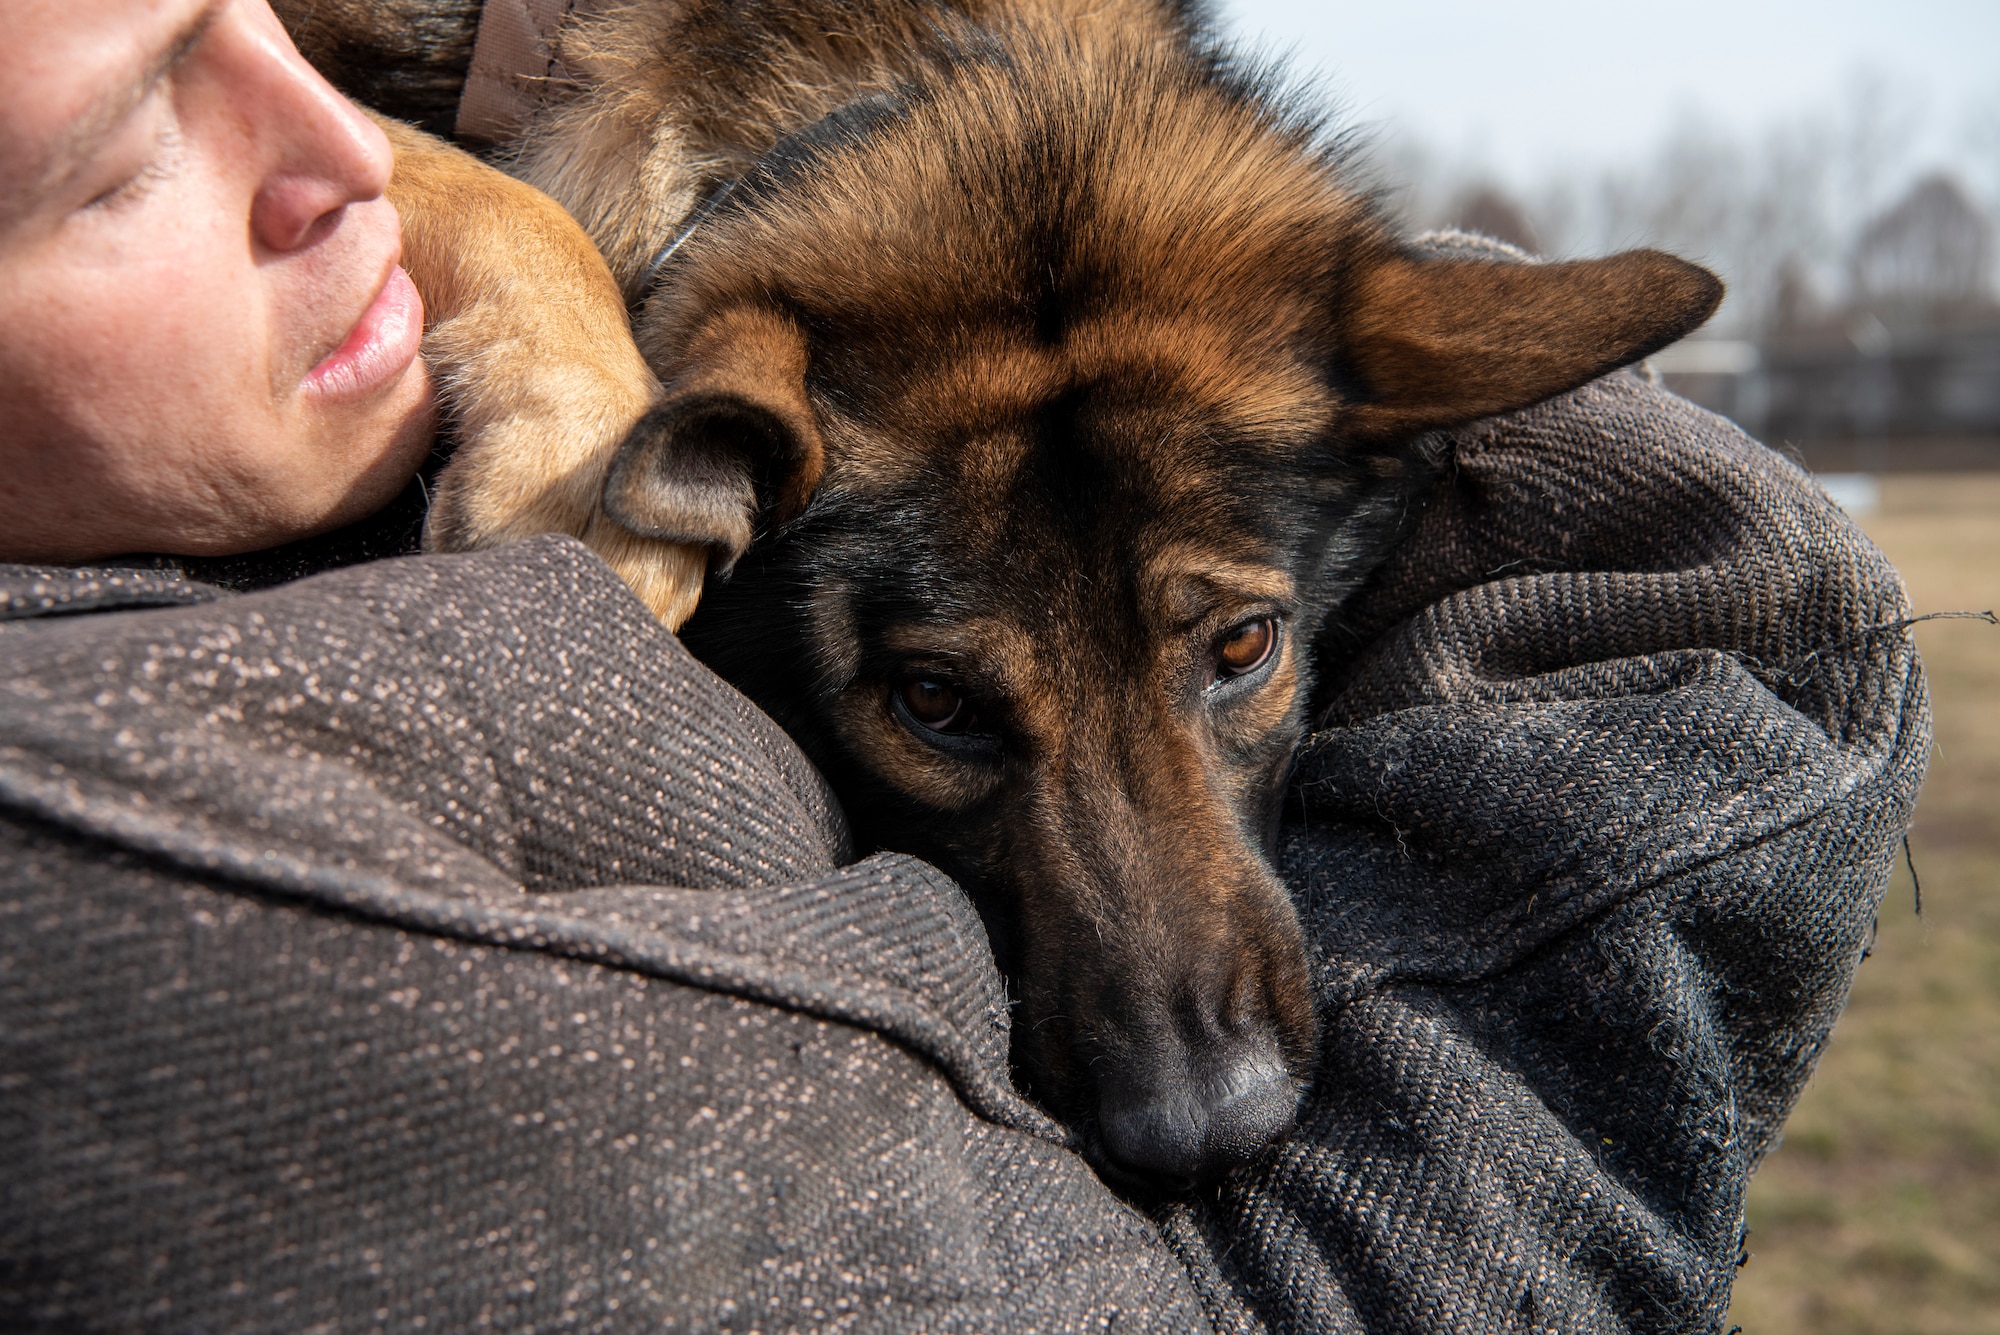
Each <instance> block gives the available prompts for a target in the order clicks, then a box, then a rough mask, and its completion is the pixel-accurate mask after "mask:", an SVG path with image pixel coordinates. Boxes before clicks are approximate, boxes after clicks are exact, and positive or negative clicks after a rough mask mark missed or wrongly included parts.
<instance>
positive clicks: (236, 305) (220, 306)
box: [50, 171, 272, 430]
mask: <svg viewBox="0 0 2000 1335" xmlns="http://www.w3.org/2000/svg"><path fill="white" fill-rule="evenodd" d="M217 194H218V192H217V191H216V190H215V189H214V187H213V183H212V182H210V181H208V180H207V179H205V178H204V177H203V176H202V174H201V173H199V172H194V171H190V172H187V173H184V174H183V175H181V176H178V177H177V178H176V179H175V180H174V181H172V182H170V183H167V184H164V185H162V186H159V187H156V188H154V189H153V190H152V191H150V192H149V194H148V196H147V198H146V199H145V201H144V202H143V205H142V206H140V207H135V208H131V209H127V210H124V211H121V212H119V213H117V214H115V215H111V216H107V217H105V218H103V219H101V220H96V221H95V223H94V225H92V226H90V227H87V228H79V229H75V231H74V233H73V234H72V235H71V236H69V237H68V238H66V246H65V249H66V250H67V251H68V252H69V253H68V254H67V255H65V256H64V257H63V261H64V262H62V263H59V264H55V265H52V266H51V267H50V273H51V276H52V277H55V278H56V279H57V282H58V284H59V286H60V289H61V290H60V292H59V293H57V294H56V295H57V296H59V297H60V299H61V300H62V301H63V302H65V303H67V305H68V307H69V309H68V311H67V312H66V313H65V315H64V319H65V321H66V322H67V323H69V324H70V325H72V327H75V328H77V329H78V330H79V331H80V332H86V333H87V334H88V335H89V337H90V338H91V339H92V341H93V347H92V355H91V356H90V357H89V358H87V359H86V366H87V368H88V369H87V371H86V374H87V375H88V378H89V379H91V380H93V381H95V382H96V383H95V384H93V385H92V386H91V388H92V390H93V392H95V393H97V394H99V395H103V396H105V402H106V403H107V404H108V405H111V406H113V407H114V408H115V409H116V411H118V412H119V413H120V414H121V415H123V416H126V417H130V416H133V415H135V414H136V415H138V416H140V417H157V416H164V415H165V414H169V413H173V414H180V415H181V416H182V417H183V418H185V417H189V416H194V415H198V416H199V417H200V418H202V419H205V420H206V421H207V423H208V425H209V429H210V430H227V429H228V428H229V427H231V426H235V425H240V426H241V427H242V428H244V429H249V430H254V429H257V428H258V427H259V426H260V425H264V424H267V423H268V418H269V415H270V413H271V410H272V402H271V400H272V396H271V394H270V390H269V385H270V380H271V372H270V367H269V362H270V356H269V338H268V336H267V330H268V315H269V312H268V302H267V301H266V299H265V295H264V293H263V292H262V290H261V288H262V284H261V282H260V281H259V276H258V274H257V271H256V266H255V264H254V263H253V261H252V259H251V256H250V254H249V251H248V248H247V247H246V246H245V245H244V243H243V240H242V228H241V224H240V222H238V223H236V224H235V225H233V226H232V224H231V219H230V216H229V210H228V208H227V206H226V203H225V202H224V201H223V200H220V199H218V198H217Z"/></svg>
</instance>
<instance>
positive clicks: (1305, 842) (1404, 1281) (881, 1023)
mask: <svg viewBox="0 0 2000 1335" xmlns="http://www.w3.org/2000/svg"><path fill="white" fill-rule="evenodd" d="M1434 444H1435V446H1436V453H1437V457H1438V460H1439V462H1440V466H1441V468H1442V469H1443V477H1442V482H1441V485H1440V487H1439V489H1438V491H1437V492H1436V494H1435V495H1434V496H1433V497H1432V498H1431V499H1430V500H1429V501H1428V502H1427V503H1426V504H1425V505H1424V506H1423V507H1422V509H1421V510H1420V511H1419V512H1418V513H1416V514H1415V515H1414V517H1413V521H1412V534H1411V538H1410V540H1409V541H1408V542H1407V543H1406V544H1405V545H1404V546H1403V547H1402V548H1400V549H1399V551H1398V553H1397V555H1396V556H1395V557H1394V558H1393V559H1392V561H1391V562H1390V564H1389V565H1388V566H1387V567H1386V568H1385V569H1384V570H1383V571H1382V572H1381V573H1380V575H1379V576H1378V577H1377V578H1376V579H1375V580H1374V581H1373V583H1372V584H1371V585H1370V587H1369V589H1368V590H1367V591H1366V592H1365V593H1364V595H1363V596H1362V597H1361V599H1360V600H1359V601H1358V602H1357V604H1356V605H1355V606H1353V607H1352V608H1350V609H1349V610H1348V612H1347V614H1346V621H1345V623H1344V633H1345V638H1346V641H1347V643H1348V644H1349V645H1350V646H1351V647H1350V648H1349V649H1346V650H1343V651H1340V652H1335V653H1331V654H1330V655H1329V657H1328V661H1327V662H1326V664H1325V675H1326V678H1327V688H1326V691H1325V693H1324V696H1323V699H1324V705H1325V708H1324V717H1323V725H1322V726H1321V728H1320V729H1319V730H1318V731H1317V732H1315V733H1314V735H1313V736H1312V737H1311V738H1310V739H1309V740H1308V742H1307V744H1306V745H1305V747H1304V748H1303V750H1302V752H1301V755H1300V758H1299V769H1298V777H1297V782H1296V784H1295V789H1294V795H1293V796H1294V800H1293V802H1292V804H1291V806H1290V808H1289V810H1288V813H1287V817H1286V821H1285V825H1284V830H1283V835H1282V864H1283V868H1284V871H1285V873H1286V875H1287V877H1288V878H1289V880H1290V882H1291V884H1292V885H1293V886H1294V888H1295V891H1296V894H1297V896H1298V903H1299V906H1300V911H1301V915H1302V918H1303V920H1304V922H1305V924H1306V928H1307V934H1308V937H1309V940H1310V942H1311V946H1312V949H1313V951H1314V955H1315V965H1316V968H1317V976H1318V985H1319V989H1320V995H1321V1001H1322V1014H1323V1020H1324V1035H1323V1050H1322V1054H1321V1061H1320V1067H1319V1071H1318V1075H1317V1079H1316V1082H1315V1085H1314V1088H1313V1090H1312V1092H1311V1094H1310V1096H1309V1099H1308V1103H1307V1106H1306V1109H1305V1114H1304V1118H1303V1122H1302V1125H1301V1127H1300V1129H1299V1131H1298V1132H1297V1133H1296V1134H1295V1135H1294V1136H1293V1137H1291V1138H1290V1139H1289V1140H1288V1141H1286V1142H1285V1143H1283V1144H1282V1145H1280V1146H1278V1147H1276V1148H1274V1149H1273V1150H1272V1151H1271V1152H1270V1153H1269V1154H1267V1155H1266V1157H1265V1158H1264V1159H1263V1160H1262V1161H1260V1163H1259V1164H1258V1165H1256V1166H1255V1167H1253V1168H1252V1169H1251V1170H1249V1171H1248V1172H1246V1173H1244V1174H1242V1175H1241V1176H1239V1177H1238V1178H1236V1179H1233V1180H1231V1181H1229V1182H1227V1183H1225V1184H1223V1185H1222V1186H1221V1187H1219V1188H1215V1189H1212V1190H1209V1191H1206V1192H1204V1193H1202V1194H1200V1195H1198V1196H1196V1197H1193V1198H1189V1199H1181V1200H1172V1201H1165V1202H1142V1203H1140V1204H1139V1205H1138V1206H1137V1207H1135V1206H1134V1205H1133V1204H1130V1203H1127V1202H1125V1201H1122V1200H1120V1199H1118V1198H1117V1197H1116V1196H1114V1195H1113V1194H1112V1193H1110V1192H1109V1191H1108V1190H1107V1189H1106V1188H1104V1187H1103V1186H1102V1185H1101V1184H1100V1183H1098V1181H1097V1180H1096V1179H1095V1178H1094V1177H1093V1176H1092V1175H1091V1174H1090V1172H1089V1170H1088V1169H1087V1168H1086V1167H1085V1165H1084V1164H1083V1162H1082V1161H1081V1160H1080V1159H1079V1158H1078V1157H1077V1156H1075V1155H1074V1154H1072V1153H1071V1152H1070V1151H1069V1149H1067V1148H1066V1147H1065V1144H1064V1141H1063V1136H1062V1133H1061V1131H1060V1129H1059V1128H1057V1127H1055V1126H1054V1125H1052V1124H1051V1123H1050V1122H1049V1121H1048V1120H1047V1119H1046V1118H1044V1117H1043V1116H1042V1115H1041V1114H1040V1113H1038V1112H1037V1111H1036V1110H1035V1109H1034V1108H1033V1107H1032V1106H1030V1105H1028V1104H1027V1103H1025V1102H1024V1101H1023V1100H1021V1099H1020V1098H1019V1097H1018V1095H1016V1094H1015V1093H1014V1091H1013V1087H1012V1085H1011V1083H1010V1082H1009V1079H1008V1073H1007V1066H1006V1058H1005V1053H1006V1008H1005V999H1004V993H1003V990H1002V988H1001V984H1000V980H999V979H998V977H997V975H996V974H995V972H994V970H993V967H992V962H991V957H990V955H989V954H988V952H987V949H986V946H985V942H984V938H983V935H982V934H981V932H980V930H979V926H978V921H977V918H976V916H975V915H974V914H973V913H972V911H971V909H970V906H969V905H968V903H967V902H966V900H965V897H964V895H963V894H962V893H961V892H960V891H959V890H958V889H957V887H955V886H954V885H952V884H951V883H950V882H949V881H948V880H946V879H945V878H943V877H942V876H940V875H938V874H937V873H936V872H935V871H933V870H931V869H930V868H928V867H925V866H923V865H922V864H920V863H917V862H915V861H913V860H911V859H908V858H905V857H901V856H898V855H895V854H881V855H877V856H875V857H872V858H869V859H867V860H865V861H862V862H860V863H855V864H852V865H843V864H846V863H848V861H849V858H850V854H849V853H848V851H847V849H846V846H845V845H846V835H845V833H844V829H843V827H842V825H841V822H840V817H839V813H838V807H837V805H836V804H835V803H834V802H833V801H832V800H831V798H830V797H829V795H828V794H827V793H826V791H825V789H824V787H823V785H822V784H821V783H820V781H819V780H818V777H817V775H816V774H815V773H814V772H813V771H812V769H811V767H810V766H809V765H808V764H806V762H805V761H804V760H803V758H802V757H800V756H799V754H798V753H797V751H796V750H795V749H794V748H792V746H791V745H790V743H789V741H788V740H787V739H785V738H784V737H783V736H782V734H780V733H779V732H777V730H776V729H775V728H773V727H772V725H771V724H770V723H769V722H768V721H766V720H764V719H763V718H762V717H761V716H760V715H758V714H757V713H756V712H755V711H754V710H752V709H751V708H750V707H749V706H748V705H747V704H746V703H745V702H743V701H742V700H741V698H740V697H738V696H736V695H735V694H734V693H733V692H732V691H730V690H729V689H728V688H727V687H726V686H724V685H722V684H721V683H720V682H718V681H717V680H715V679H714V678H713V677H712V676H711V675H710V674H708V673H707V672H706V671H705V670H704V669H702V668H701V667H700V665H699V664H696V663H694V662H693V661H692V660H691V659H689V658H688V657H687V655H686V654H685V653H684V652H683V651H682V650H681V649H680V647H679V645H678V644H677V642H675V641H674V640H673V639H672V637H671V636H668V635H667V634H665V633H664V632H663V631H662V630H661V629H660V628H659V627H658V626H657V624H656V623H654V622H653V621H652V620H651V618H650V617H648V616H647V615H646V614H645V612H644V610H643V609H642V608H641V607H640V606H639V605H638V604H637V602H636V601H635V600H633V599H632V598H631V597H630V595H629V594H628V593H626V591H625V590H624V589H623V587H622V586H621V585H620V584H618V582H617V581H616V579H615V577H613V576H612V575H611V574H610V573H609V572H608V571H607V570H606V569H605V568H604V567H603V566H602V565H601V564H599V563H598V562H597V561H596V560H595V558H594V557H592V556H590V555H589V554H588V553H587V552H585V551H584V550H583V549H582V548H581V547H579V546H577V545H576V544H574V543H571V542H568V541H567V540H561V539H540V540H535V541H532V542H527V543H523V544H520V545H517V546H515V547H511V548H508V549H505V550H503V551H499V552H493V553H486V554H481V555H476V556H467V557H431V558H422V559H418V560H410V561H395V562H385V563H380V564H376V565H370V566H362V567H357V568H354V569H351V570H346V571H341V572H338V573H335V574H330V575H324V576H321V577H318V578H316V579H313V580H309V581H306V582H303V583H299V584H295V585H288V586H286V587H283V588H279V589H275V590H270V591H267V592H263V593H258V594H252V595H247V596H241V597H231V598H226V599H223V600H222V601H218V602H209V603H206V604H202V605H197V606H188V607H181V608H174V609H170V610H150V611H132V612H113V613H106V614H102V615H95V616H87V617H66V616H55V617H44V618H41V619H39V620H32V621H26V622H14V623H9V624H5V625H0V660H4V661H3V662H0V816H4V822H5V823H4V826H3V827H0V828H4V834H0V872H4V886H5V889H4V894H0V915H4V925H3V926H0V1155H4V1161H5V1162H6V1163H7V1164H8V1165H9V1168H10V1171H9V1172H8V1173H7V1174H6V1175H5V1180H4V1183H0V1203H3V1204H0V1325H5V1326H6V1327H7V1328H10V1329H13V1328H24V1329H64V1330H74V1329H110V1328H116V1329H160V1330H186V1329H200V1330H262V1329H271V1328H301V1329H303V1328H322V1329H364V1328H370V1327H373V1326H385V1327H394V1328H399V1329H400V1328H429V1329H462V1328H476V1327H504V1328H507V1329H524V1330H541V1329H548V1328H554V1327H558V1326H560V1327H563V1328H566V1329H567V1328H576V1329H587V1330H618V1329H625V1328H628V1327H661V1328H666V1329H700V1330H711V1329H732V1330H751V1329H756V1330H787V1329H800V1330H810V1329H855V1330H889V1329H895V1330H984V1331H996V1330H1023V1331H1042V1330H1067V1329H1083V1328H1099V1327H1103V1326H1115V1327H1117V1328H1120V1329H1144V1330H1193V1329H1210V1328H1219V1329H1232V1330H1255V1329H1282V1330H1330V1331H1479V1330H1509V1331H1512V1330H1521V1331H1530V1330H1632V1331H1685V1330H1709V1329H1718V1328H1719V1326H1720V1323H1721V1321H1722V1317H1723V1314H1724V1312H1725V1310H1726V1304H1727V1298H1728V1288H1729V1281H1730V1277H1731V1275H1732V1274H1733V1267H1734V1262H1735V1259H1736V1254H1737V1247H1738V1240H1739V1237H1740V1229H1741V1222H1742V1197H1743V1190H1744V1186H1745V1183H1746V1182H1747V1179H1748V1175H1749V1173H1750V1172H1751V1170H1752V1169H1753V1168H1754V1166H1755V1164H1756V1162H1757V1160H1758V1158H1759V1157H1760V1156H1761V1155H1762V1154H1763V1153H1764V1151H1765V1150H1766V1149H1767V1148H1768V1147H1769V1145H1770V1144H1771V1143H1772V1141H1773V1139H1774V1138H1775V1136H1776V1134H1777V1131H1778V1128H1779V1126H1780V1125H1781V1123H1782V1120H1783V1116H1784V1113H1785V1111H1786V1110H1787V1109H1788V1108H1789V1107H1790V1106H1791V1103H1792V1101H1793V1100H1794V1098H1795V1097H1796V1095H1797V1093H1798V1090H1799V1088H1800V1087H1801V1085H1802V1083H1803V1081H1804V1080H1805V1078H1806V1076H1807V1075H1808V1073H1809V1072H1810V1069H1811V1067H1812V1063H1813V1061H1814V1058H1815V1056H1816V1054H1817V1052H1818V1050H1819V1047H1820V1045H1821V1044H1822V1043H1823V1041H1824V1039H1825V1036H1826V1034H1827V1032H1828V1031H1829V1029H1830V1027H1831V1025H1832V1023H1833V1020H1834V1018H1835V1017H1836V1015H1837V1014H1838V1012H1839V1009H1840V1006H1841V1004H1842V1002H1843V1000H1844V998H1845V994H1846V990H1847V986H1848V983H1849V981H1850V979H1851V976H1852V971H1853V969H1854V966H1855V964H1856V962H1857V961H1858V959H1859V956H1860V954H1861V950H1862V946H1863V943H1864V942H1865V940H1866V938H1867V936H1868V932H1869V928H1870V924H1871V922H1872V920H1873V914H1874V912H1875V908H1876V905H1877V902H1878V899H1879V896H1880V894H1881V892H1882V889H1883V887H1884V885H1885V884H1886V880H1887V875H1888V865H1889V858H1890V854H1891V850H1892V848H1893V847H1894V844H1895V841H1896V838H1897V836H1898V835H1899V834H1900V833H1901V831H1902V830H1903V828H1904V827H1905V825H1906V823H1907V820H1908V816H1909V812H1910V808H1911V806H1912V804H1913V802H1914V798H1915V793H1916V789H1917V786H1918V784H1919V782H1920V780H1921V776H1922V769H1923V763H1924V757H1925V754H1926V751H1927V747H1928V713H1927V708H1926V704H1925V699H1924V694H1923V685H1922V677H1921V672H1920V669H1919V666H1918V663H1917V659H1916V655H1915V652H1914V649H1913V648H1912V646H1911V643H1910V640H1909V637H1908V635H1907V633H1906V632H1905V631H1904V629H1903V628H1902V627H1901V626H1900V624H1899V622H1900V620H1901V618H1903V617H1905V616H1906V615H1907V613H1906V610H1905V604H1904V600H1903V595H1902V591H1901V587H1900V583H1899V581H1898V580H1897V578H1896V576H1895V574H1894V572H1893V571H1892V570H1891V569H1890V568H1889V567H1888V566H1887V565H1886V564H1885V563H1884V562H1883V561H1882V559H1881V557H1880V556H1879V554H1877V553H1876V552H1875V551H1874V549H1873V548H1872V547H1871V546H1869V544H1868V543H1867V542H1866V540H1865V539H1864V538H1862V537H1861V536H1860V535H1859V534H1858V533H1857V532H1856V531H1855V530H1854V529H1853V527H1852V526H1851V525H1850V524H1849V523H1848V522H1847V520H1846V519H1845V518H1844V517H1843V516H1842V515H1841V514H1840V513H1839V511H1838V510H1837V509H1836V508H1835V507H1834V506H1833V505H1832V504H1831V502H1829V501H1828V500H1827V499H1826V498H1825V497H1824V496H1823V495H1822V494H1821V493H1820V492H1819V491H1818V490H1817V489H1816V488H1815V487H1814V486H1813V485H1812V483H1811V482H1810V480H1809V479H1807V478H1806V477H1805V476H1804V475H1803V474H1802V473H1800V472H1799V471H1798V470H1797V469H1796V468H1794V467H1793V466H1792V465H1790V464H1789V463H1787V462H1786V461H1784V460H1782V459H1780V458H1779V457H1777V456H1776V455H1774V454H1771V453H1770V452H1769V451H1766V450H1764V449H1763V448H1762V447H1761V446H1758V445H1756V444H1755V443H1754V442H1751V441H1749V440H1747V439H1746V438H1744V437H1743V436H1741V435H1740V433H1737V432H1736V431H1735V430H1734V429H1733V428H1731V427H1729V426H1728V425H1727V424H1726V423H1723V422H1721V421H1719V420H1718V419H1716V418H1713V417H1711V416H1709V415H1707V414H1704V413H1702V412H1700V411H1699V410H1697V409H1694V408H1693V407H1691V406H1689V405H1687V404H1685V403H1683V402H1681V401H1680V400H1677V399H1675V398H1673V397H1672V396H1671V395H1667V394H1665V393H1663V392H1661V391H1659V390H1657V389H1654V388H1652V387H1650V386H1648V385H1646V384H1645V383H1643V382H1642V381H1641V380H1640V379H1639V378H1637V377H1635V376H1632V375H1629V374H1622V375H1618V376H1613V377H1609V378H1607V379H1605V380H1603V381H1600V382H1598V383H1596V384H1594V385H1592V386H1589V387H1586V388H1585V389H1584V390H1582V391H1579V392H1578V393H1576V394H1574V395H1570V396H1567V397H1566V398H1564V399H1561V400H1557V401H1554V402H1552V403H1550V404H1546V405H1543V406H1542V407H1540V408H1537V409H1534V410H1530V411H1529V412H1526V413H1521V414H1515V415H1512V416H1510V417H1507V418H1502V419H1495V420H1493V421H1490V422H1487V423H1483V424H1480V425H1479V426H1477V427H1475V428H1472V429H1470V430H1468V431H1465V432H1461V433H1457V434H1456V435H1455V436H1453V437H1450V438H1439V439H1438V440H1437V441H1435V442H1434ZM31 577H32V578H34V579H41V580H45V581H46V580H47V579H50V578H59V575H55V576H52V575H51V574H50V573H49V572H42V573H40V574H36V575H33V576H29V575H26V574H21V573H19V572H16V576H15V577H14V578H13V580H12V581H11V582H8V587H18V584H19V581H20V580H24V579H28V578H31ZM78 578H79V579H84V578H89V577H86V576H82V575H80V576H78ZM37 597H42V598H44V601H45V600H46V598H45V595H37ZM103 601H104V602H107V603H108V602H110V601H114V600H113V599H112V598H111V597H110V596H109V595H106V596H105V599H104V600H103ZM134 601H135V602H144V601H145V599H144V598H143V597H140V596H138V595H137V594H136V593H135V595H134ZM22 608H23V610H24V611H27V612H34V611H36V610H39V605H37V606H32V607H31V606H27V605H26V604H22Z"/></svg>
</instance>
